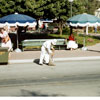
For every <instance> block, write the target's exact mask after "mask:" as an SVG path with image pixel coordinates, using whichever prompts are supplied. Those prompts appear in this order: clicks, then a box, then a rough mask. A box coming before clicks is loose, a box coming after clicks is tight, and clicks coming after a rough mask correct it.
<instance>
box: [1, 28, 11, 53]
mask: <svg viewBox="0 0 100 100" xmlns="http://www.w3.org/2000/svg"><path fill="white" fill-rule="evenodd" d="M0 37H1V47H8V51H10V50H11V49H12V43H11V39H10V37H9V35H8V32H7V31H6V30H5V29H4V28H2V29H1V30H0Z"/></svg>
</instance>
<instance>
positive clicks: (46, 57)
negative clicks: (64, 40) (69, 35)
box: [39, 39, 57, 65]
mask: <svg viewBox="0 0 100 100" xmlns="http://www.w3.org/2000/svg"><path fill="white" fill-rule="evenodd" d="M56 42H57V40H56V39H53V40H48V41H46V42H44V43H43V45H42V47H41V55H40V61H39V64H40V65H43V62H44V61H45V63H46V64H48V65H54V64H52V63H51V60H52V57H53V55H54V48H53V45H56Z"/></svg>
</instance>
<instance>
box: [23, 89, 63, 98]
mask: <svg viewBox="0 0 100 100" xmlns="http://www.w3.org/2000/svg"><path fill="white" fill-rule="evenodd" d="M21 94H22V96H34V97H38V96H43V97H48V96H64V95H60V94H50V95H49V94H43V93H40V92H35V91H29V90H21Z"/></svg>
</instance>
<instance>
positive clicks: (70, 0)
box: [69, 0, 74, 17]
mask: <svg viewBox="0 0 100 100" xmlns="http://www.w3.org/2000/svg"><path fill="white" fill-rule="evenodd" d="M73 1H74V0H69V2H70V6H71V17H72V3H73Z"/></svg>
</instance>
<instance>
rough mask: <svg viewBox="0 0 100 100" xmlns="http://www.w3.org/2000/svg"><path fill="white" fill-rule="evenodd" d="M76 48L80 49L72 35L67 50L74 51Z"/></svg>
mask: <svg viewBox="0 0 100 100" xmlns="http://www.w3.org/2000/svg"><path fill="white" fill-rule="evenodd" d="M76 48H78V44H77V43H76V41H75V38H74V35H73V34H71V35H70V36H69V41H68V43H67V49H70V50H73V49H76Z"/></svg>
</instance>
